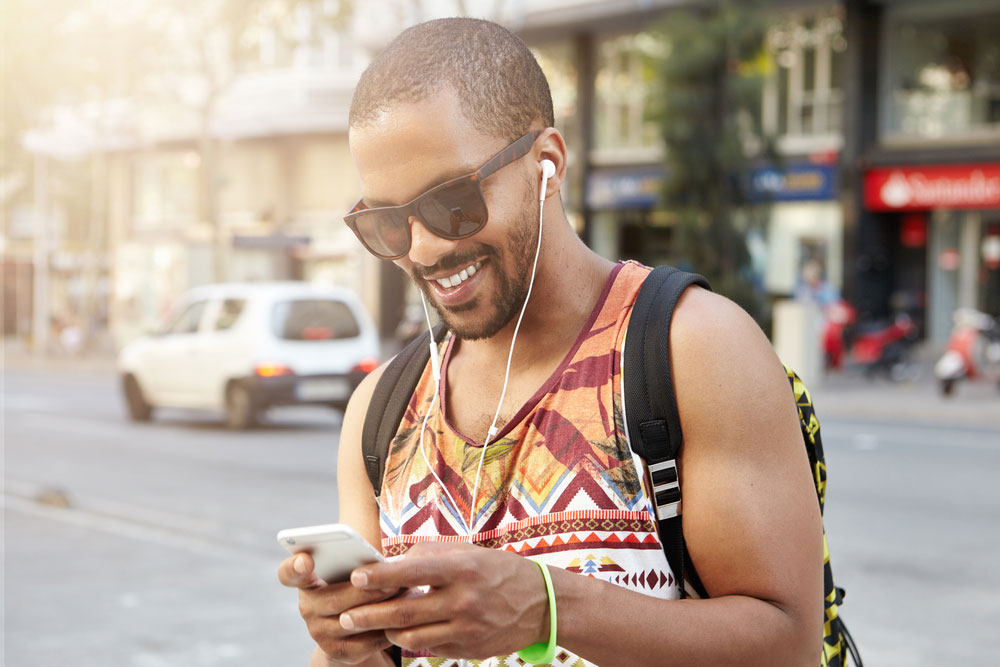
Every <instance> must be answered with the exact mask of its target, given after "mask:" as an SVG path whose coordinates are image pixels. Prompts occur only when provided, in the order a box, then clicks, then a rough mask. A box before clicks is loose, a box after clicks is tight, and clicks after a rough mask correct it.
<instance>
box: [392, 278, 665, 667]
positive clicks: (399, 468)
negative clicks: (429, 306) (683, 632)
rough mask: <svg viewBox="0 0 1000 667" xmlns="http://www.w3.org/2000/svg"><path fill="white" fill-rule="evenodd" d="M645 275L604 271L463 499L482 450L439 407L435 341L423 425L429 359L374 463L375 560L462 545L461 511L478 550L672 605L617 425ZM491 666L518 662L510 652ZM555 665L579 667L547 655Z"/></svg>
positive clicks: (642, 490)
mask: <svg viewBox="0 0 1000 667" xmlns="http://www.w3.org/2000/svg"><path fill="white" fill-rule="evenodd" d="M647 273H648V269H647V268H646V267H643V266H641V265H639V264H636V263H634V262H625V263H621V264H619V265H618V266H616V267H615V269H614V271H613V272H612V274H611V276H610V277H609V279H608V281H607V284H606V285H605V287H604V290H603V292H602V294H601V298H600V299H598V302H597V304H596V305H595V307H594V311H593V312H592V313H591V315H590V317H589V318H588V321H587V323H586V324H585V325H584V326H583V328H582V330H581V331H580V333H579V335H578V337H577V339H576V341H575V342H574V344H573V346H572V347H571V348H570V350H569V351H568V353H567V354H566V357H565V358H564V359H563V361H562V363H561V364H560V365H559V367H558V368H557V369H556V370H555V371H554V372H553V374H552V376H550V378H548V380H547V381H546V382H545V383H544V384H543V385H542V386H541V387H540V388H539V390H538V391H537V392H536V393H535V395H534V396H532V397H531V398H530V399H529V400H528V401H527V402H526V403H525V405H524V406H522V407H521V408H520V409H519V410H518V412H517V413H516V414H515V415H514V416H513V417H512V418H511V419H510V421H509V422H508V423H507V424H505V425H504V427H503V428H502V429H501V431H500V432H499V433H498V436H497V439H496V440H495V441H494V442H493V443H492V444H490V445H489V446H488V447H487V449H486V452H485V458H484V460H483V464H482V471H481V478H480V481H479V487H478V489H477V492H476V498H475V499H473V498H472V497H471V496H472V487H473V485H474V483H475V477H476V472H477V469H478V467H479V465H480V463H479V462H480V457H481V455H482V454H483V450H482V447H481V446H480V445H478V444H476V443H475V442H473V441H472V440H471V439H470V438H468V437H466V436H465V435H464V434H462V433H460V432H458V431H457V430H456V429H455V428H454V427H453V426H452V425H451V424H450V423H449V421H448V419H447V414H446V407H445V409H442V408H441V407H440V405H441V404H443V405H445V406H447V385H446V378H447V364H448V360H449V358H450V353H451V350H452V349H453V346H454V340H453V338H452V337H451V336H447V337H445V339H444V340H443V341H441V342H440V343H439V346H438V354H439V357H440V359H441V363H440V365H441V369H442V370H441V377H442V386H441V400H440V401H434V408H433V409H432V410H430V414H429V415H428V410H429V408H430V407H431V404H432V400H433V398H434V381H433V377H432V375H431V372H430V364H429V363H428V365H427V368H425V370H424V373H423V375H422V376H421V378H420V380H419V382H418V383H417V387H416V389H415V390H414V394H413V396H412V397H411V400H410V403H409V405H408V406H407V410H406V412H405V414H404V416H403V419H402V420H401V422H400V427H399V430H398V431H397V433H396V436H395V438H394V439H393V441H392V443H391V445H390V448H389V453H388V456H387V458H386V465H385V475H384V478H383V483H382V494H381V496H380V497H379V499H378V501H379V515H380V516H379V520H380V527H381V530H382V549H383V551H384V552H385V554H386V555H387V556H393V555H399V554H403V553H405V552H406V551H407V550H408V549H409V548H410V547H412V546H413V545H414V544H416V543H418V542H421V541H441V542H449V541H470V536H469V535H468V534H467V528H466V521H468V519H469V514H470V511H471V510H472V508H473V504H474V505H475V513H474V520H473V523H472V525H473V526H474V532H473V535H472V536H471V541H472V542H473V543H475V544H477V545H479V546H483V547H487V548H492V549H504V550H507V551H511V552H513V553H517V554H520V555H522V556H525V557H528V558H532V559H534V560H541V561H543V562H545V563H546V564H547V565H548V566H550V567H561V568H564V569H566V570H569V571H571V572H576V573H578V574H580V575H581V576H588V577H593V578H596V579H601V580H604V581H607V582H610V583H612V584H615V585H618V586H622V587H624V588H627V589H629V590H632V591H635V592H637V593H642V594H645V595H651V596H654V597H658V598H663V599H676V598H678V597H679V593H680V591H679V588H678V586H677V582H676V581H675V579H674V576H673V573H672V572H671V570H670V566H669V564H668V563H667V560H666V557H665V556H664V553H663V547H662V545H661V542H660V540H659V537H658V535H657V532H656V521H655V519H654V517H655V514H654V512H653V507H652V499H651V496H650V492H649V489H648V488H647V486H648V482H647V480H646V476H645V472H644V470H645V469H644V466H643V463H642V461H641V460H640V459H639V458H638V457H637V456H636V455H635V454H633V452H632V451H631V449H630V447H629V445H628V439H627V436H626V435H625V429H624V423H623V417H622V405H621V354H620V351H621V349H622V344H623V342H624V336H625V331H626V329H627V325H628V318H629V315H630V313H631V308H632V304H633V302H634V301H635V297H636V295H637V293H638V290H639V288H640V287H641V285H642V281H643V279H644V278H645V277H646V275H647ZM425 416H427V417H428V420H427V428H426V433H425V435H424V443H423V446H424V453H421V450H420V442H419V439H420V430H421V424H422V422H423V419H424V417H425ZM425 456H426V460H425ZM428 463H429V464H430V465H431V466H433V469H434V472H435V473H437V477H438V478H440V480H441V482H442V483H443V484H444V486H445V487H446V489H447V493H445V489H443V488H442V486H441V484H440V483H439V482H438V480H437V479H435V477H434V475H432V474H431V471H430V469H429V468H428ZM560 657H562V658H563V659H560ZM431 660H433V661H434V662H428V661H431ZM439 660H440V659H439V658H435V657H433V656H429V655H423V656H420V655H412V654H410V653H408V652H404V664H407V665H431V664H433V665H438V664H449V662H450V661H444V662H438V661H439ZM497 660H498V661H499V664H523V662H522V661H520V659H519V658H518V657H517V656H516V655H512V656H499V657H498V658H497ZM492 664H497V662H496V661H494V662H493V663H492ZM554 664H566V665H587V664H588V663H587V662H586V661H584V660H581V659H580V658H579V657H578V656H575V655H573V654H572V653H571V652H569V651H564V650H563V649H561V648H560V649H558V650H557V662H556V663H554Z"/></svg>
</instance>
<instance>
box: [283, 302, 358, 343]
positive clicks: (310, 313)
mask: <svg viewBox="0 0 1000 667" xmlns="http://www.w3.org/2000/svg"><path fill="white" fill-rule="evenodd" d="M272 322H273V327H274V329H273V330H274V335H275V336H277V337H278V338H283V339H285V340H316V341H320V340H335V339H338V338H354V337H355V336H358V335H360V333H361V331H360V330H359V328H358V321H357V320H356V319H354V313H352V312H351V309H350V308H349V307H348V306H347V304H346V303H344V302H343V301H336V300H333V299H296V300H291V301H281V302H279V303H276V304H275V305H274V313H273V319H272Z"/></svg>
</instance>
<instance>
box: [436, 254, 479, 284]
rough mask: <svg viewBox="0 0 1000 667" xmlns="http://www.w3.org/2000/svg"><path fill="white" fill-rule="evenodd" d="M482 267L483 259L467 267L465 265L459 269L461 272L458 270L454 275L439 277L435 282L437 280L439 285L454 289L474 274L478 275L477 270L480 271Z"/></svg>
mask: <svg viewBox="0 0 1000 667" xmlns="http://www.w3.org/2000/svg"><path fill="white" fill-rule="evenodd" d="M482 267H483V262H482V260H479V261H478V262H474V263H472V264H470V265H468V266H467V267H465V268H464V269H462V270H461V271H459V272H457V273H455V274H453V275H450V276H448V277H447V278H437V279H435V280H434V282H436V283H437V284H438V285H440V286H441V287H442V288H444V289H452V288H454V287H458V286H459V285H461V284H462V283H464V282H465V281H466V280H468V279H469V278H471V277H472V276H474V275H476V271H478V270H479V269H481V268H482Z"/></svg>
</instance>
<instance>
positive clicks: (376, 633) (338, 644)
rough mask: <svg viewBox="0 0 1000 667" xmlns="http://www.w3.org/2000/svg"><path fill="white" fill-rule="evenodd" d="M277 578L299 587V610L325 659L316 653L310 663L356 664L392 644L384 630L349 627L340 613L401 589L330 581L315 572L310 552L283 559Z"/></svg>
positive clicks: (283, 582)
mask: <svg viewBox="0 0 1000 667" xmlns="http://www.w3.org/2000/svg"><path fill="white" fill-rule="evenodd" d="M278 579H279V581H281V583H282V584H284V585H285V586H288V587H290V588H297V589H299V613H300V614H301V615H302V618H303V619H304V620H305V622H306V626H307V627H308V628H309V634H310V635H312V638H313V640H315V642H316V643H317V644H318V645H319V648H320V649H322V651H323V653H324V654H325V656H326V658H328V659H327V660H326V661H325V662H324V661H322V660H321V658H322V656H318V655H316V654H314V655H313V659H312V661H311V662H310V664H311V665H314V666H315V665H327V664H337V663H342V664H348V665H357V664H361V663H363V662H365V661H367V660H370V659H372V658H376V657H378V654H380V653H381V652H382V651H384V650H385V649H387V648H389V646H391V643H390V642H389V640H388V639H387V638H386V635H385V632H383V631H382V630H381V629H373V630H368V631H366V630H347V629H345V628H344V626H343V625H342V624H341V622H340V615H341V614H343V613H344V612H345V611H347V610H348V609H354V608H355V607H358V606H359V605H370V604H372V603H376V602H378V601H380V600H385V599H386V598H390V597H392V596H394V595H396V593H397V592H398V589H397V588H394V589H392V590H379V589H377V588H371V587H369V588H365V589H362V588H358V587H356V586H352V585H351V584H350V583H349V582H343V583H337V584H327V583H326V582H324V581H323V580H322V579H320V578H319V577H318V576H317V575H316V573H315V572H314V571H313V559H312V557H311V556H309V554H297V555H295V556H290V557H289V558H286V559H285V560H284V561H282V563H281V565H280V566H279V568H278Z"/></svg>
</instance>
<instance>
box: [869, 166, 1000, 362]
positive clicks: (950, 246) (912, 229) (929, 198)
mask: <svg viewBox="0 0 1000 667" xmlns="http://www.w3.org/2000/svg"><path fill="white" fill-rule="evenodd" d="M864 203H865V207H866V209H867V210H869V211H872V212H873V213H875V214H876V215H877V216H878V218H879V220H880V222H881V224H884V225H886V226H888V227H891V228H892V229H894V230H896V237H897V238H896V254H897V257H898V258H899V260H898V261H897V263H896V267H897V271H896V285H897V292H896V293H897V294H899V295H903V296H902V297H901V301H903V302H904V303H903V304H900V305H908V304H906V303H905V302H906V301H911V300H912V301H913V302H915V303H914V305H917V306H918V307H921V308H925V319H924V323H925V326H926V334H927V337H928V339H929V340H930V341H931V342H932V343H933V344H941V343H943V342H944V341H945V340H947V338H948V334H949V332H950V330H951V322H952V319H951V318H952V313H954V311H955V309H956V308H960V307H969V308H976V309H978V310H982V311H984V312H988V313H990V314H992V315H994V316H997V315H1000V163H984V164H964V165H929V166H921V167H910V166H905V167H904V166H899V167H884V168H877V169H871V170H868V171H867V172H866V173H865V177H864ZM911 293H912V294H913V298H912V299H910V298H907V296H906V295H908V294H911Z"/></svg>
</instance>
